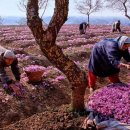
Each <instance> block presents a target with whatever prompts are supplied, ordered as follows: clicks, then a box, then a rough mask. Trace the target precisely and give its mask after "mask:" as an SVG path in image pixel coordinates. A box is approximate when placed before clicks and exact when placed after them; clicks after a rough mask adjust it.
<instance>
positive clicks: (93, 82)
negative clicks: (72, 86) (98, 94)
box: [88, 71, 97, 88]
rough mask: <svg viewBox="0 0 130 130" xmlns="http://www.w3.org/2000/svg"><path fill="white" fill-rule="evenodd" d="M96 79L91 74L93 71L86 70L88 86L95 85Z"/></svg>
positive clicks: (92, 86)
mask: <svg viewBox="0 0 130 130" xmlns="http://www.w3.org/2000/svg"><path fill="white" fill-rule="evenodd" d="M96 80H97V77H96V76H95V75H94V74H93V72H91V71H89V72H88V85H89V87H90V88H94V87H95V83H96Z"/></svg>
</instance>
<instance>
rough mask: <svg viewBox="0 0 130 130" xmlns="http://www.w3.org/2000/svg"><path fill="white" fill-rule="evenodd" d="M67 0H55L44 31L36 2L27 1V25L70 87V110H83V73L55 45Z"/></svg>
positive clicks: (84, 80) (65, 13)
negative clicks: (66, 79)
mask: <svg viewBox="0 0 130 130" xmlns="http://www.w3.org/2000/svg"><path fill="white" fill-rule="evenodd" d="M68 4H69V0H55V10H54V15H53V17H52V19H51V21H50V23H49V26H48V28H47V29H46V30H43V27H42V20H41V19H40V18H39V14H38V10H39V8H38V0H28V4H27V25H28V26H29V28H30V29H31V31H32V33H33V36H34V37H35V40H36V42H37V44H38V45H39V46H40V49H41V51H42V52H43V54H44V55H45V56H46V57H47V58H48V59H49V60H50V62H51V63H52V64H54V65H55V66H56V67H57V68H58V69H59V70H60V71H62V72H63V73H64V74H65V75H66V77H67V78H68V80H69V81H70V83H71V85H72V101H71V104H72V108H73V109H74V110H81V109H83V108H84V94H85V89H86V86H87V80H86V76H85V73H84V72H82V71H81V70H80V69H79V68H78V67H77V66H76V64H75V63H74V62H73V61H72V60H70V59H69V58H68V57H67V56H65V55H64V54H63V52H62V49H61V48H60V47H59V46H57V45H56V44H55V42H56V37H57V34H58V32H59V30H60V28H61V27H62V25H63V24H64V22H65V21H66V20H67V16H68Z"/></svg>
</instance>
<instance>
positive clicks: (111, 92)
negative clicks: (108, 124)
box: [88, 83, 130, 124]
mask: <svg viewBox="0 0 130 130" xmlns="http://www.w3.org/2000/svg"><path fill="white" fill-rule="evenodd" d="M88 108H90V109H93V110H94V111H96V112H97V113H100V114H102V115H104V116H113V117H114V118H115V119H117V120H119V121H121V122H122V123H127V124H130V86H129V85H125V84H123V83H116V84H111V85H108V86H106V87H103V88H101V89H99V90H97V91H95V92H94V93H93V94H92V95H90V97H89V102H88Z"/></svg>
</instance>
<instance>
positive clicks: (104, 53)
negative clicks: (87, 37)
mask: <svg viewBox="0 0 130 130" xmlns="http://www.w3.org/2000/svg"><path fill="white" fill-rule="evenodd" d="M128 47H130V38H129V37H127V36H120V37H118V38H106V39H104V40H102V41H100V42H98V43H96V44H95V45H94V47H93V50H92V52H91V55H90V59H89V64H88V70H89V72H88V84H89V87H90V93H92V92H93V91H94V90H95V89H96V87H95V83H96V79H97V76H98V77H108V78H109V80H110V81H111V82H112V83H118V82H121V81H120V79H119V72H120V67H121V66H124V67H127V68H128V69H129V68H130V65H129V63H128V64H124V63H122V62H121V58H122V57H123V58H124V59H125V60H126V61H127V62H130V54H129V51H128Z"/></svg>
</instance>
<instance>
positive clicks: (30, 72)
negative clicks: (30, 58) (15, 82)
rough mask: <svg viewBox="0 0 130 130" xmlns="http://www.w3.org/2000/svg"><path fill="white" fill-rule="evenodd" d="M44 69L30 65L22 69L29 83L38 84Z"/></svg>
mask: <svg viewBox="0 0 130 130" xmlns="http://www.w3.org/2000/svg"><path fill="white" fill-rule="evenodd" d="M44 69H45V68H44V67H43V66H39V65H30V66H27V67H25V68H24V71H25V73H26V75H27V77H28V79H29V82H40V81H41V80H42V75H43V73H44Z"/></svg>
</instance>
